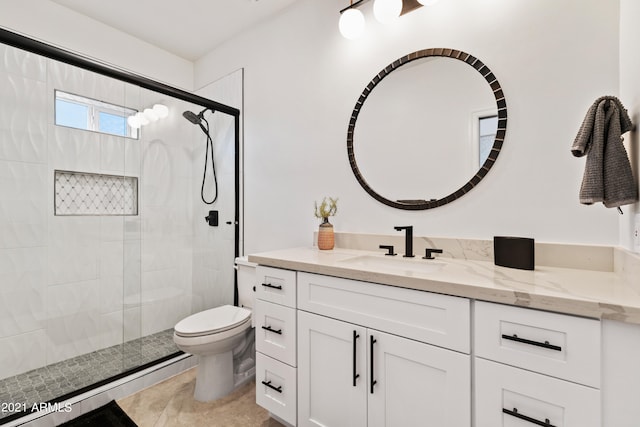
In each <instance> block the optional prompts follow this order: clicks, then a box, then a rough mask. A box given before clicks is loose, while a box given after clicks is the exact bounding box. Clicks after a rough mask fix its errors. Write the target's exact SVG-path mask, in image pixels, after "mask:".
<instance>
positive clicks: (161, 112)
mask: <svg viewBox="0 0 640 427" xmlns="http://www.w3.org/2000/svg"><path fill="white" fill-rule="evenodd" d="M153 111H154V112H155V113H156V114H157V115H158V117H159V118H161V119H164V118H165V117H167V116H168V115H169V108H167V106H166V105H162V104H156V105H154V106H153Z"/></svg>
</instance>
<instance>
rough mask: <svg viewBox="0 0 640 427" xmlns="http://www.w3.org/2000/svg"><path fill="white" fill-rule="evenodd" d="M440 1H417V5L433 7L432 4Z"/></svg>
mask: <svg viewBox="0 0 640 427" xmlns="http://www.w3.org/2000/svg"><path fill="white" fill-rule="evenodd" d="M439 1H440V0H418V3H420V4H421V5H423V6H433V5H434V4H436V3H438V2H439Z"/></svg>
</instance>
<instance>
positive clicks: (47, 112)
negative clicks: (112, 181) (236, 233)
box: [0, 45, 234, 378]
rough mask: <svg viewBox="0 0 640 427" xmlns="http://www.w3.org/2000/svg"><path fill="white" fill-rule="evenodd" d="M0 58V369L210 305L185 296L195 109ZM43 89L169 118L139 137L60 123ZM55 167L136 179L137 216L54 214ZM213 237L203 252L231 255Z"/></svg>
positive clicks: (129, 335) (144, 331)
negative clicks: (165, 111)
mask: <svg viewBox="0 0 640 427" xmlns="http://www.w3.org/2000/svg"><path fill="white" fill-rule="evenodd" d="M0 61H1V62H0V355H1V356H2V357H1V359H2V361H3V363H2V364H0V378H4V377H7V376H11V375H15V374H18V373H21V372H25V371H28V370H30V369H34V368H37V367H41V366H44V365H46V364H50V363H55V362H58V361H61V360H65V359H68V358H71V357H74V356H77V355H80V354H84V353H88V352H91V351H95V350H97V349H101V348H105V347H109V346H112V345H115V344H118V343H121V342H122V341H123V340H125V341H127V340H131V339H134V338H138V337H140V336H144V335H148V334H151V333H154V332H158V331H161V330H164V329H168V328H171V327H173V325H175V323H176V322H177V321H178V320H180V319H181V318H183V317H184V316H186V315H188V314H190V313H191V312H193V309H194V307H195V308H205V307H206V306H207V305H208V304H210V303H212V302H213V301H212V299H211V298H208V297H206V295H201V292H204V293H205V294H206V293H207V292H213V289H215V288H216V287H217V286H218V285H216V284H214V283H212V282H207V283H202V280H200V282H199V283H198V284H197V287H198V289H199V290H198V297H196V299H194V298H193V297H192V288H193V287H194V281H193V279H194V277H193V269H194V265H196V264H197V261H196V260H195V258H194V230H198V229H201V228H200V227H199V226H200V223H201V224H202V227H204V226H205V224H204V218H203V217H204V215H203V216H202V218H200V215H201V213H200V211H198V215H197V220H196V219H195V218H194V209H195V208H196V206H198V205H197V203H196V202H195V201H194V200H195V197H197V198H198V200H199V191H200V185H199V184H200V179H201V175H200V174H201V168H202V162H203V161H204V158H200V157H199V156H200V154H202V155H203V152H202V153H200V152H198V153H196V152H195V151H194V149H195V148H196V147H197V145H196V144H201V143H203V142H202V141H200V140H198V141H196V140H195V136H196V135H198V133H196V130H197V127H196V126H193V125H192V124H190V123H189V122H188V121H186V120H184V119H183V118H182V117H181V113H182V111H184V110H187V109H189V110H194V109H197V108H199V107H194V106H192V105H189V104H187V103H184V102H182V101H178V100H175V99H170V98H167V97H164V96H162V95H158V94H155V93H152V92H150V91H146V90H143V89H140V88H138V87H136V86H133V85H129V84H124V83H122V82H119V81H116V80H113V79H110V78H106V77H103V76H99V75H96V74H94V73H91V72H88V71H84V70H80V69H77V68H75V67H72V66H69V65H66V64H61V63H58V62H56V61H53V60H48V59H44V58H41V57H39V56H37V55H34V54H30V53H26V52H23V51H21V50H18V49H15V48H11V47H6V46H4V45H0ZM54 89H60V90H64V91H66V92H70V93H76V94H79V95H82V96H86V97H89V98H94V99H99V100H103V101H107V102H111V103H113V104H117V105H123V106H127V107H132V108H137V109H143V108H145V107H148V106H150V105H153V104H154V103H157V102H162V103H164V104H165V105H167V106H168V107H169V109H170V116H169V117H168V118H166V119H163V120H161V121H158V122H155V123H152V124H150V125H148V126H146V127H145V128H143V130H142V136H141V139H140V140H132V139H126V138H121V137H116V136H111V135H105V134H99V133H93V132H87V131H82V130H77V129H70V128H64V127H59V126H55V125H54V124H53V123H54V116H53V111H54V110H53V106H54V96H53V91H54ZM231 129H233V128H231ZM54 170H67V171H80V172H88V173H97V174H109V175H123V174H124V175H127V176H133V177H138V178H139V197H140V200H139V214H138V215H137V216H54V209H53V205H54V203H53V179H54ZM225 186H226V187H221V188H222V192H229V193H230V194H231V196H228V195H227V196H223V197H222V199H224V200H225V203H227V200H228V198H229V197H231V200H232V197H233V191H234V190H233V184H231V186H228V183H227V184H225ZM231 206H232V205H231ZM196 224H197V226H196ZM230 228H231V227H230ZM220 241H222V239H220V240H216V239H213V240H211V241H209V242H208V243H207V244H212V245H215V244H216V243H217V242H220ZM229 243H231V245H230V246H229ZM223 245H226V246H225V247H226V248H227V249H217V248H216V249H214V251H215V252H221V253H226V251H230V254H231V256H230V257H231V262H232V259H233V240H231V241H230V242H228V241H227V242H226V243H224V244H223ZM227 258H229V256H228V255H227ZM227 269H228V270H229V271H230V272H231V278H232V277H233V275H232V263H231V264H230V265H229V266H228V267H227ZM202 279H204V278H202ZM211 279H215V278H213V277H208V278H206V280H211ZM225 286H226V287H228V285H225ZM230 286H231V290H232V284H231V285H230ZM231 292H232V291H231ZM227 293H228V291H227ZM231 295H232V293H231ZM196 300H197V302H196ZM227 302H228V300H227Z"/></svg>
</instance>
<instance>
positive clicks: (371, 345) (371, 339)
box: [369, 335, 378, 394]
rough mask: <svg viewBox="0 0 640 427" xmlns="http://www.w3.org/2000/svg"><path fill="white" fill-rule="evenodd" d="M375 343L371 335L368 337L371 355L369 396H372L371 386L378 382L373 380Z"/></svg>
mask: <svg viewBox="0 0 640 427" xmlns="http://www.w3.org/2000/svg"><path fill="white" fill-rule="evenodd" d="M376 342H377V341H376V340H375V338H373V335H370V336H369V349H370V353H371V366H370V369H371V376H370V377H371V386H370V390H371V394H373V386H374V385H376V383H377V382H378V381H376V380H374V379H373V345H374V344H375V343H376Z"/></svg>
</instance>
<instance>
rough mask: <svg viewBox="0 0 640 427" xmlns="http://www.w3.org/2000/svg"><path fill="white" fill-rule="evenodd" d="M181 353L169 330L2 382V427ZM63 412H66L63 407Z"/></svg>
mask: <svg viewBox="0 0 640 427" xmlns="http://www.w3.org/2000/svg"><path fill="white" fill-rule="evenodd" d="M180 353H181V352H180V350H179V349H178V348H177V347H176V345H175V344H174V342H173V329H167V330H164V331H161V332H157V333H155V334H152V335H148V336H145V337H142V338H138V339H135V340H131V341H127V342H125V343H123V344H118V345H114V346H112V347H107V348H104V349H102V350H97V351H94V352H91V353H87V354H83V355H80V356H76V357H73V358H71V359H67V360H63V361H61V362H57V363H53V364H51V365H47V366H43V367H42V368H37V369H34V370H31V371H28V372H25V373H22V374H18V375H15V376H12V377H8V378H4V379H1V380H0V404H2V405H3V408H2V411H0V425H2V424H5V423H8V422H9V421H12V420H15V419H17V418H20V417H22V416H25V415H28V414H31V413H32V412H35V411H36V410H39V409H40V408H41V407H43V408H44V407H49V408H50V407H52V406H55V404H56V402H62V401H64V400H66V399H69V398H71V397H73V396H76V395H78V394H81V393H84V392H86V391H88V390H90V389H92V388H95V387H99V386H101V385H104V384H106V383H108V382H110V381H113V380H115V379H118V378H120V377H123V376H126V375H129V374H131V373H133V372H136V371H138V370H141V369H145V368H147V367H149V366H151V365H154V364H155V363H158V362H162V361H164V360H167V359H170V358H172V357H174V356H176V355H177V354H180ZM60 410H65V408H64V406H61V407H60Z"/></svg>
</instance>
